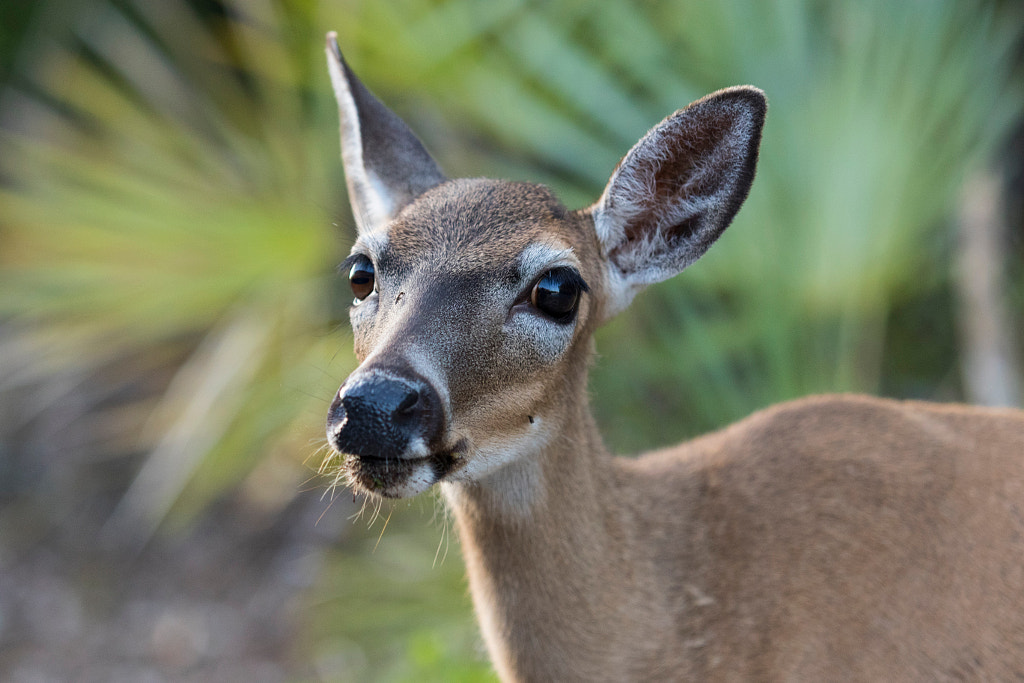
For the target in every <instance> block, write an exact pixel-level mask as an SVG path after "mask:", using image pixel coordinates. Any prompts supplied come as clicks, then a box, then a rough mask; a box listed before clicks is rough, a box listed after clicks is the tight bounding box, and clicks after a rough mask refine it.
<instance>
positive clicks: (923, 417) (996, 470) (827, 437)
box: [454, 396, 1024, 681]
mask: <svg viewBox="0 0 1024 683" xmlns="http://www.w3.org/2000/svg"><path fill="white" fill-rule="evenodd" d="M578 417H579V420H578V421H577V422H575V424H576V425H577V428H576V430H575V433H573V434H568V435H566V437H567V438H566V439H564V440H563V441H562V442H561V444H562V445H563V446H562V448H560V449H552V450H551V451H549V452H547V453H545V454H544V455H543V458H542V462H543V469H544V473H543V475H542V476H541V481H542V482H543V484H542V485H543V486H544V488H545V492H544V494H542V495H539V496H537V499H538V500H540V501H542V502H541V503H539V504H538V505H537V506H535V507H534V508H533V509H532V510H531V512H530V515H529V516H528V517H526V518H524V517H522V516H520V515H519V514H517V513H513V514H507V513H506V512H503V511H502V509H501V505H500V503H496V501H495V499H494V496H493V492H489V491H488V490H487V485H486V483H485V484H482V485H479V486H470V487H467V489H468V491H467V492H466V493H465V494H464V495H460V496H456V497H455V501H454V502H455V504H454V512H455V516H456V519H457V521H458V525H459V533H460V537H461V538H462V541H463V546H464V553H465V556H466V562H467V567H468V570H469V575H470V585H471V588H472V592H473V595H474V599H475V601H476V606H477V611H478V613H479V614H480V617H481V620H482V623H483V624H484V627H485V636H486V637H487V640H488V645H489V648H490V650H491V652H492V655H493V656H494V657H495V664H496V666H497V668H498V671H499V673H500V674H501V676H502V678H503V680H530V681H532V680H560V681H570V680H574V681H575V680H579V681H598V680H601V681H624V680H665V679H670V680H726V681H728V680H794V681H825V680H858V681H883V680H884V681H896V680H900V681H938V680H1019V679H1020V678H1021V677H1022V675H1024V612H1022V610H1021V598H1022V596H1024V536H1022V534H1024V467H1022V460H1024V446H1022V445H1024V415H1022V414H1021V413H1020V412H1018V411H1010V410H1002V411H1000V410H983V409H977V408H968V407H963V406H938V405H929V404H924V403H911V402H907V403H901V402H896V401H888V400H881V399H873V398H867V397H858V396H822V397H814V398H810V399H804V400H802V401H797V402H792V403H787V404H783V405H780V406H776V407H773V408H770V409H768V410H765V411H762V412H759V413H757V414H755V415H753V416H751V417H750V418H748V419H746V420H744V421H743V422H740V423H738V424H735V425H733V426H731V427H729V428H727V429H724V430H722V431H720V432H717V433H715V434H711V435H708V436H705V437H702V438H700V439H697V440H694V441H692V442H689V443H686V444H682V445H680V446H677V447H675V448H672V449H667V450H664V451H659V452H657V453H651V454H648V455H646V456H643V457H641V458H638V459H635V460H633V459H622V458H612V457H610V456H609V455H608V454H607V453H605V451H604V450H603V449H602V448H601V446H600V442H599V440H598V439H597V437H596V436H595V435H594V432H593V425H592V424H591V423H590V420H589V419H588V418H587V416H586V415H585V414H583V415H580V416H578Z"/></svg>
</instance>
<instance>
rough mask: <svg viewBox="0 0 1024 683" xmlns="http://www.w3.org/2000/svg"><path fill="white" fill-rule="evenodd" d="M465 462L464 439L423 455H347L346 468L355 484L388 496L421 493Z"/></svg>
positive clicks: (400, 496) (402, 496) (407, 495)
mask: <svg viewBox="0 0 1024 683" xmlns="http://www.w3.org/2000/svg"><path fill="white" fill-rule="evenodd" d="M465 464H466V448H465V444H464V443H463V442H461V441H460V442H459V443H458V444H456V445H455V446H454V447H452V448H449V449H445V450H441V451H438V452H436V453H432V454H430V455H428V456H425V457H420V458H401V457H387V456H374V455H346V456H345V469H346V470H347V472H348V474H349V478H350V480H351V482H352V484H353V486H354V487H356V488H357V489H361V490H363V491H364V492H366V493H373V494H376V495H379V496H384V497H385V498H408V497H410V496H415V495H416V494H418V493H422V492H423V491H425V490H427V489H428V488H430V487H431V486H433V485H434V484H436V483H437V482H439V481H441V480H442V479H444V478H445V477H448V476H449V475H451V474H452V473H453V472H456V471H457V470H460V469H462V467H464V466H465Z"/></svg>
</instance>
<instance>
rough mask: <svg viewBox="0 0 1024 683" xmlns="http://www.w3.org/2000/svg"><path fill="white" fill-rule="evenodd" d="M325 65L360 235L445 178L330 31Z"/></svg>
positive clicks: (378, 224) (386, 219) (371, 230)
mask: <svg viewBox="0 0 1024 683" xmlns="http://www.w3.org/2000/svg"><path fill="white" fill-rule="evenodd" d="M327 68H328V69H329V71H330V73H331V84H332V85H333V86H334V96H335V99H337V101H338V114H339V116H340V118H341V158H342V161H343V162H344V164H345V181H346V183H347V184H348V195H349V202H350V203H351V204H352V212H353V213H354V214H355V218H356V227H357V228H358V229H359V233H360V234H365V233H369V232H373V231H375V230H378V229H379V228H381V227H383V226H384V225H385V224H386V223H387V222H388V221H390V220H391V219H392V218H394V217H395V215H396V214H397V213H398V212H399V211H400V210H401V209H402V207H404V206H405V205H406V204H408V203H409V202H411V201H412V200H413V199H415V198H416V197H418V196H419V195H421V194H422V193H423V192H425V191H427V190H429V189H430V188H432V187H434V186H435V185H439V184H441V183H443V182H444V181H445V177H444V174H443V173H442V172H441V169H440V168H438V166H437V163H436V162H435V161H434V159H433V157H431V156H430V154H429V153H428V152H427V150H426V148H424V147H423V143H422V142H420V141H419V138H417V137H416V135H415V134H414V133H413V132H412V131H411V130H410V129H409V127H408V126H407V125H405V122H404V121H402V119H400V118H399V117H398V115H397V114H395V113H394V112H393V111H391V110H390V109H388V108H387V107H386V106H384V104H383V103H382V102H381V101H380V100H378V99H377V98H376V97H374V95H373V93H371V92H370V91H369V90H368V89H367V87H366V86H365V85H363V83H362V81H360V80H359V79H358V78H356V75H355V74H354V73H352V70H351V69H349V68H348V64H347V63H346V62H345V59H344V58H343V57H342V56H341V50H340V49H339V48H338V40H337V36H336V35H335V34H334V32H333V31H332V32H331V33H328V34H327Z"/></svg>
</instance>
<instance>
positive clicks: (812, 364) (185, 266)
mask: <svg viewBox="0 0 1024 683" xmlns="http://www.w3.org/2000/svg"><path fill="white" fill-rule="evenodd" d="M40 5H41V6H40V8H39V9H37V18H38V20H37V21H36V28H35V30H36V33H35V34H33V36H32V40H30V41H26V47H25V48H24V50H23V53H22V54H21V56H20V59H19V61H18V64H19V65H20V66H19V70H18V72H17V73H16V74H14V78H13V79H12V83H13V85H12V87H10V88H8V89H7V90H5V91H4V92H3V94H2V99H0V178H2V180H3V182H2V184H0V320H2V321H3V326H4V328H5V332H6V334H5V336H4V338H3V339H4V342H3V343H4V349H2V350H0V351H3V352H4V353H5V367H4V369H3V373H2V376H0V389H7V390H9V389H11V388H12V387H19V386H25V385H27V384H32V383H39V382H45V381H48V380H49V379H52V378H53V377H69V376H70V377H79V376H83V375H84V374H88V373H90V372H98V371H101V370H102V371H103V372H116V371H117V370H118V367H119V366H120V364H121V363H122V361H123V359H125V358H127V357H135V356H138V355H139V354H142V355H145V356H147V357H149V358H150V359H152V366H154V367H162V368H169V369H170V371H171V374H170V379H168V380H167V381H165V382H163V383H162V384H161V385H160V387H161V388H160V391H159V392H157V394H156V395H155V396H154V395H146V396H142V397H140V400H139V407H140V412H142V413H144V414H145V415H147V416H148V417H147V418H146V420H145V421H144V428H143V429H142V430H141V432H140V433H138V434H133V435H132V439H133V440H134V443H135V444H136V445H137V446H138V447H139V448H141V450H143V451H144V452H145V453H147V455H146V457H145V458H143V459H142V461H141V463H140V465H139V467H138V470H137V475H136V476H135V478H134V481H133V483H132V485H131V486H130V487H129V488H128V490H127V492H126V494H125V496H124V499H123V502H122V504H121V506H120V507H119V508H118V510H116V511H115V513H114V517H113V519H112V522H111V528H112V529H115V530H127V531H130V532H131V533H132V534H135V535H142V536H145V535H147V534H150V533H152V532H153V531H154V530H155V529H156V528H157V527H158V526H159V525H160V524H163V523H165V522H166V521H167V519H168V515H169V514H170V515H171V517H170V519H172V520H177V523H186V522H187V520H188V518H189V515H190V514H194V513H195V512H197V511H199V510H201V509H203V507H204V506H205V505H206V504H207V503H208V502H209V501H211V500H213V499H214V498H216V497H217V496H220V495H223V494H224V493H225V492H226V491H231V490H235V489H237V488H238V487H240V486H241V487H242V488H243V489H244V488H245V487H246V486H248V487H249V490H257V489H260V488H266V482H267V481H268V480H267V478H266V473H267V472H268V471H270V472H277V473H280V472H284V473H285V474H284V475H281V476H279V477H278V478H276V479H275V478H271V480H270V481H271V482H272V484H271V486H276V487H277V488H278V489H280V490H286V493H284V494H279V495H284V496H286V497H290V496H292V495H297V494H298V492H299V490H300V488H301V486H300V484H301V483H302V482H303V481H304V480H306V479H307V478H308V477H309V476H310V470H311V469H315V466H316V464H317V463H316V458H317V456H316V455H315V451H316V449H317V447H318V445H319V444H321V443H322V439H321V438H320V436H319V435H320V432H321V426H320V425H321V421H322V413H323V412H324V410H325V408H326V403H327V399H328V398H329V397H330V396H331V394H332V393H333V392H334V391H335V390H336V388H337V384H338V383H339V382H340V381H341V379H342V378H343V377H344V376H345V375H346V374H347V373H348V371H349V370H350V369H351V367H352V365H353V363H354V361H353V358H352V356H351V352H350V350H349V347H350V340H349V339H347V338H346V334H347V333H346V332H345V331H338V330H339V329H341V330H345V329H347V328H346V327H345V322H344V305H345V301H346V296H345V295H344V292H343V291H342V290H343V287H342V284H343V283H340V282H339V281H338V278H337V277H336V276H335V275H334V274H333V267H334V264H336V263H337V262H338V261H339V260H340V259H341V258H342V256H343V255H344V254H345V252H346V249H347V245H348V243H349V241H350V239H351V230H352V228H351V226H352V221H351V218H350V216H349V213H348V209H347V205H346V203H345V201H344V195H343V190H342V188H343V182H342V177H341V168H340V163H339V161H338V153H337V148H338V141H337V133H336V130H337V122H336V112H335V110H334V103H333V100H332V99H331V95H330V92H329V91H330V88H329V84H328V80H327V76H326V70H325V68H324V65H323V56H322V44H323V35H324V33H325V32H326V31H327V30H337V31H338V33H339V42H340V43H341V45H342V47H343V49H344V50H345V52H346V56H347V57H348V59H349V61H350V63H351V64H352V65H353V67H354V68H355V69H356V71H357V72H358V73H359V74H360V75H361V77H362V78H363V80H364V81H365V82H366V83H367V84H369V86H370V87H371V88H372V89H374V90H375V91H376V92H377V93H378V95H380V96H381V97H382V99H384V100H385V101H386V102H388V103H389V104H390V105H392V106H393V108H394V109H396V110H397V111H398V112H399V113H400V114H402V115H403V116H404V117H405V118H406V120H408V121H409V122H410V124H411V125H412V127H413V128H414V129H415V130H417V131H418V132H419V133H420V135H421V137H423V139H424V141H425V142H426V144H427V146H428V148H430V149H431V150H432V151H433V152H434V153H435V156H436V157H437V158H438V159H439V161H440V162H441V164H442V166H443V167H444V168H446V169H448V170H449V172H450V173H451V174H453V175H493V176H500V177H508V178H514V179H526V180H534V181H540V182H545V183H548V184H550V185H551V186H553V187H554V188H555V189H556V190H557V191H558V192H559V193H560V195H561V196H562V197H563V198H564V199H565V200H566V202H567V203H568V204H569V205H570V206H572V207H579V206H584V205H586V204H588V203H590V202H591V201H593V200H594V199H595V198H596V197H597V196H598V194H599V193H600V191H601V188H602V187H603V184H604V182H605V180H606V179H607V177H608V176H609V174H610V172H611V170H612V169H613V168H614V165H615V163H616V162H617V160H618V159H619V158H620V157H621V156H622V154H623V153H625V151H626V150H627V149H628V148H629V147H630V146H631V145H632V144H633V142H635V141H636V140H637V139H638V138H639V137H640V136H641V135H642V134H643V133H644V132H645V131H646V130H647V129H648V128H649V127H650V126H652V125H653V124H655V123H656V122H657V121H658V120H660V119H661V118H662V117H664V116H665V115H667V114H668V113H670V112H671V111H673V110H675V109H677V108H679V107H681V106H683V105H685V104H686V103H687V102H689V101H691V100H693V99H696V98H697V97H699V96H701V95H703V94H704V93H706V92H708V91H711V90H714V89H717V88H720V87H724V86H728V85H732V84H737V83H753V84H755V85H758V86H760V87H762V88H763V89H764V90H766V91H767V93H768V96H769V99H770V103H771V108H770V112H769V118H768V123H767V128H766V131H765V137H764V144H763V147H762V154H761V162H760V167H759V171H758V179H757V181H756V182H755V184H754V189H753V191H752V193H751V196H750V199H749V200H748V202H747V204H746V206H745V208H744V209H743V210H742V211H741V213H740V215H739V217H738V218H737V220H736V221H735V224H734V225H733V227H731V228H730V229H729V231H728V232H727V233H726V235H725V236H724V237H723V239H722V240H721V242H720V244H719V245H717V246H716V247H715V248H714V249H713V250H712V251H711V253H709V255H708V256H707V257H706V258H705V259H704V260H703V262H702V263H701V264H700V265H699V266H697V267H695V268H693V269H692V271H690V272H688V273H686V274H685V275H683V276H682V277H679V278H676V279H675V280H673V281H670V282H667V283H664V284H662V285H659V286H657V287H654V288H652V290H651V291H650V292H648V293H646V294H645V295H642V296H641V297H640V298H639V299H638V300H637V302H636V304H635V305H634V306H633V308H632V309H631V310H630V311H627V312H626V313H625V314H623V315H622V316H620V317H619V318H618V319H617V320H615V321H614V322H613V323H612V324H611V325H610V326H609V327H608V328H607V329H605V330H604V331H603V332H602V333H601V335H600V337H599V340H598V348H599V351H600V353H601V354H602V355H601V356H600V358H599V360H598V361H597V364H596V367H595V369H594V373H593V381H592V389H593V394H594V405H595V410H596V411H597V413H598V416H599V420H600V422H601V424H602V425H603V429H604V431H605V433H606V436H607V438H608V440H609V442H610V443H611V444H612V445H613V447H614V448H615V449H617V450H620V451H633V450H638V449H641V448H645V447H650V446H655V445H660V444H665V443H668V442H671V441H673V440H675V439H678V438H680V437H683V436H685V435H690V434H694V433H697V432H700V431H704V430H706V429H711V428H714V427H716V426H719V425H722V424H724V423H726V422H728V421H729V420H732V419H735V418H737V417H740V416H742V415H744V414H746V413H748V412H750V411H751V410H753V409H756V408H758V407H761V406H764V405H767V404H769V403H772V402H775V401H778V400H782V399H786V398H791V397H795V396H799V395H803V394H806V393H811V392H819V391H869V392H878V391H886V392H895V393H908V392H910V393H913V394H915V395H923V396H924V397H936V396H940V397H953V398H955V397H957V396H958V388H957V384H956V381H955V380H950V379H949V378H950V376H951V375H952V374H954V373H952V368H955V364H956V362H957V359H956V348H955V340H954V337H953V332H952V328H953V326H952V324H951V323H950V322H949V319H950V315H951V314H950V308H951V304H950V297H949V286H948V279H949V278H948V272H947V271H948V261H949V256H950V249H951V247H950V245H951V237H950V230H949V227H948V223H949V221H948V216H949V213H950V210H951V208H952V207H953V204H954V201H955V198H956V195H957V191H958V188H959V187H960V185H961V181H962V179H963V177H964V175H965V174H966V173H967V172H968V171H970V170H971V169H973V168H976V167H978V166H979V165H980V164H983V163H985V162H986V161H987V160H988V159H989V158H990V157H991V155H992V153H993V150H994V149H995V148H996V146H997V145H998V144H999V143H1000V142H1001V141H1002V140H1004V139H1005V136H1006V135H1007V131H1008V130H1009V127H1010V125H1011V124H1012V123H1013V122H1014V119H1015V117H1018V116H1019V113H1020V111H1021V110H1022V106H1021V105H1022V103H1024V97H1022V90H1021V80H1020V77H1019V74H1018V73H1017V72H1016V71H1015V70H1014V69H1015V64H1014V61H1013V59H1014V54H1013V49H1014V47H1015V45H1018V44H1019V41H1020V40H1021V29H1022V23H1021V20H1020V17H1019V16H1018V15H1017V14H1016V13H1014V12H1012V11H1011V10H1013V9H1014V8H1013V7H1012V6H1010V5H1008V4H1007V5H1005V6H1002V7H999V6H997V5H994V4H992V3H986V2H981V1H980V0H977V1H976V0H958V1H955V2H954V1H953V0H915V1H911V2H900V3H895V2H889V1H886V0H856V1H855V0H849V1H846V2H840V1H825V0H771V1H768V2H759V1H755V0H721V1H718V2H713V3H712V2H697V1H693V2H680V1H678V0H672V1H669V0H649V1H645V2H628V1H627V0H607V1H605V2H602V3H594V2H589V1H587V2H584V1H583V0H559V1H557V2H535V1H529V0H510V1H508V2H501V3H495V2H485V1H482V0H442V1H438V0H398V1H395V2H375V1H373V0H340V1H338V2H330V3H326V2H325V3H320V2H316V1H315V0H246V1H243V0H224V1H223V2H220V1H216V0H202V1H201V0H79V1H78V2H47V3H40ZM918 324H920V325H926V326H927V328H926V329H928V330H929V331H930V332H929V337H928V338H927V339H923V338H922V335H923V332H921V329H922V328H917V327H914V326H915V325H918ZM906 359H909V361H910V363H909V364H910V365H911V366H912V367H909V368H908V362H904V361H905V360H906ZM901 373H906V374H901ZM96 410H97V411H98V412H99V411H102V410H103V406H96ZM310 458H312V461H311V462H305V461H308V460H309V459H310ZM247 482H248V484H247ZM307 488H308V486H307ZM254 495H255V494H254ZM404 510H405V508H404V507H400V509H399V511H398V512H397V513H396V516H397V517H403V518H404V520H402V519H396V521H395V522H393V523H392V524H393V526H392V527H391V528H390V529H389V530H388V533H387V535H386V536H385V540H384V542H383V543H382V544H381V546H380V547H379V549H378V550H377V552H376V554H369V555H368V553H367V552H364V551H366V550H367V547H369V546H370V545H373V543H371V542H370V541H367V542H366V543H362V542H360V543H357V544H355V545H354V546H352V547H350V548H347V549H346V554H345V555H344V556H340V557H338V558H336V560H335V561H334V566H332V567H331V570H330V571H329V572H327V573H325V578H324V580H323V585H320V586H317V588H316V594H317V595H318V597H317V598H315V603H316V604H315V611H316V613H317V614H318V615H320V616H322V617H323V618H322V619H320V620H318V621H316V622H315V624H313V623H312V622H311V625H310V626H309V629H310V630H309V634H310V639H311V641H312V645H310V647H311V648H312V650H313V651H314V652H313V655H312V656H314V657H316V656H321V654H322V653H318V652H315V651H316V650H317V648H323V651H324V652H327V654H326V655H323V656H326V657H328V658H329V657H330V656H331V655H330V652H331V651H333V652H335V653H336V654H337V657H339V658H341V659H342V660H345V659H346V658H349V659H351V658H352V657H354V658H355V659H352V661H356V662H358V661H360V660H359V658H360V657H363V658H364V660H362V661H364V666H363V669H359V666H355V669H354V671H355V670H359V671H361V673H353V674H352V675H353V677H354V678H356V679H363V678H369V677H371V676H373V677H377V678H375V679H377V680H412V679H416V680H426V679H430V678H431V677H432V676H433V677H434V678H435V679H436V680H442V679H444V680H456V679H458V680H477V679H478V677H479V676H482V675H485V674H483V673H481V672H486V667H485V666H484V665H479V666H477V665H475V664H471V665H461V664H460V665H458V667H456V665H455V662H463V661H471V662H472V661H476V662H479V656H478V655H476V654H472V651H473V648H475V647H477V645H476V644H475V643H476V640H475V636H473V635H472V631H471V630H468V629H471V626H469V621H468V619H469V617H468V609H469V608H468V602H467V601H466V599H465V596H464V589H463V588H462V584H461V579H460V578H459V577H460V576H461V567H460V563H459V562H458V561H457V558H455V557H454V556H453V557H450V558H448V560H447V562H446V563H444V564H442V570H441V571H440V572H437V573H430V574H429V579H427V578H423V577H420V578H417V579H416V580H412V581H410V582H408V584H407V585H406V586H405V588H404V589H403V590H398V589H397V588H395V586H393V585H392V584H390V583H388V582H387V579H386V578H384V577H386V576H395V575H396V572H397V574H401V571H402V570H400V569H396V570H395V571H394V572H391V571H389V570H388V569H387V567H388V566H389V563H390V562H391V560H392V557H393V555H394V554H400V555H402V556H403V557H405V558H406V559H405V560H404V562H405V563H406V565H410V566H411V565H413V564H417V563H419V564H420V566H421V567H422V566H432V565H433V563H432V562H431V557H432V555H433V552H434V548H432V547H431V548H426V547H423V541H422V539H423V537H424V536H425V537H426V545H427V546H432V545H433V544H435V543H436V540H437V534H436V533H435V532H428V533H426V534H424V533H423V532H422V531H421V530H420V528H419V527H418V526H414V523H413V522H411V521H410V519H409V515H404V514H403V511H404ZM174 513H176V514H174ZM413 517H415V515H413ZM415 524H418V522H416V523H415ZM373 541H375V538H374V539H373ZM364 545H365V546H367V547H363V546H364ZM453 555H454V554H453ZM410 558H411V559H410ZM371 568H377V569H371ZM427 581H429V587H428V584H427ZM382 585H384V586H386V588H385V589H384V590H383V592H381V591H380V587H381V586H382ZM323 596H327V597H323ZM452 596H457V597H456V598H453V597H452ZM377 600H380V601H381V604H385V603H386V604H387V606H388V609H387V610H379V609H375V605H374V603H375V601H377ZM446 624H447V625H446ZM396 634H397V635H396ZM332 643H333V645H332ZM339 643H341V644H342V645H339ZM344 643H355V644H356V645H355V646H353V648H349V649H347V650H346V648H345V646H343V644H344ZM332 648H333V650H332ZM396 648H397V649H396ZM354 652H355V653H357V654H352V653H354ZM339 653H340V654H339ZM346 653H347V654H346ZM359 653H361V654H359ZM346 661H347V660H346ZM366 661H373V662H374V666H373V667H372V670H370V669H369V668H367V667H366V666H365V662H366ZM385 661H387V662H392V664H389V665H388V666H387V667H385V668H381V667H380V666H379V665H378V664H377V663H378V662H385ZM414 672H415V673H414ZM424 672H427V673H424ZM456 672H460V676H461V678H460V677H459V676H455V674H456ZM462 674H464V676H462ZM423 676H426V678H423ZM453 676H454V678H453Z"/></svg>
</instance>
